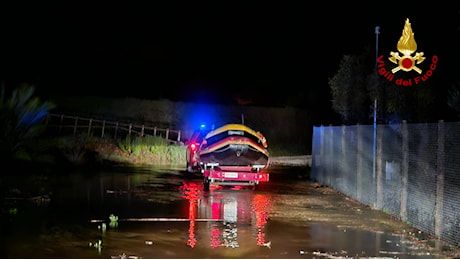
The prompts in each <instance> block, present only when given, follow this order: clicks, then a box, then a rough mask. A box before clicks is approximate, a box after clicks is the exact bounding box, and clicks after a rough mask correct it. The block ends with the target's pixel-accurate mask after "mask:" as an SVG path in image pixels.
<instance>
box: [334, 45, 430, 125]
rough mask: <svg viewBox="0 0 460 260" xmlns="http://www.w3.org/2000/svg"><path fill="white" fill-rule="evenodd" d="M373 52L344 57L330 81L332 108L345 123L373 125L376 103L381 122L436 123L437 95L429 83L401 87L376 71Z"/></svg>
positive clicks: (367, 51) (378, 117)
mask: <svg viewBox="0 0 460 260" xmlns="http://www.w3.org/2000/svg"><path fill="white" fill-rule="evenodd" d="M370 53H371V52H370V51H369V48H367V50H366V51H364V52H363V53H362V54H361V55H344V56H343V58H342V60H341V63H340V66H339V70H338V71H337V73H336V74H335V75H334V76H333V77H332V78H331V79H329V86H330V88H331V93H332V108H333V109H334V111H336V112H337V113H339V114H340V115H341V118H342V122H343V123H344V124H357V123H360V124H363V123H367V122H370V120H371V118H372V113H371V112H372V108H373V104H374V100H377V104H378V106H377V119H378V121H379V122H383V123H390V122H395V121H396V122H400V121H401V120H403V119H404V120H408V121H415V122H427V121H433V120H435V119H436V118H435V117H436V116H437V115H436V111H437V109H435V108H434V107H435V106H436V104H435V102H434V101H435V99H436V95H435V94H434V92H435V91H434V88H433V87H431V85H430V83H429V82H420V83H419V84H417V85H415V86H400V85H397V84H395V83H394V82H390V81H388V80H386V79H385V78H383V77H382V76H380V75H379V74H378V73H377V72H376V70H375V69H376V68H375V67H374V66H373V65H374V64H375V61H374V63H373V62H372V59H371V58H370V57H371V55H370Z"/></svg>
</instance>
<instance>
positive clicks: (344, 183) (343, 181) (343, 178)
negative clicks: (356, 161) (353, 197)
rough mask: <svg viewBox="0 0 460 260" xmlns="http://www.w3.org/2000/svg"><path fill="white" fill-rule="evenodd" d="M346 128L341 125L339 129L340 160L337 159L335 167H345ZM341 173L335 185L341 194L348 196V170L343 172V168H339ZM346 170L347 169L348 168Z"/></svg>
mask: <svg viewBox="0 0 460 260" xmlns="http://www.w3.org/2000/svg"><path fill="white" fill-rule="evenodd" d="M346 128H347V127H346V126H345V125H342V127H341V128H340V151H338V152H339V153H340V158H338V159H339V162H338V164H337V165H347V158H346V155H347V152H348V151H347V149H348V147H347V134H346V133H347V132H346ZM340 169H341V171H340V173H339V174H340V181H338V183H337V186H339V187H340V190H341V191H342V192H345V191H346V192H347V193H348V194H350V190H349V189H348V188H350V187H349V185H348V184H349V182H348V180H349V179H348V177H349V176H348V170H344V168H343V167H340ZM346 169H349V168H348V167H347V168H346Z"/></svg>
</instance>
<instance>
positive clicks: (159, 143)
mask: <svg viewBox="0 0 460 260" xmlns="http://www.w3.org/2000/svg"><path fill="white" fill-rule="evenodd" d="M118 147H119V148H120V150H121V151H122V152H124V153H126V154H128V155H131V156H134V157H142V159H144V160H148V163H149V164H179V163H183V162H184V161H185V146H180V145H175V144H170V143H169V142H168V141H167V140H165V139H164V138H162V137H158V136H151V135H146V136H144V137H141V136H135V137H130V136H127V137H125V138H123V139H120V140H118Z"/></svg>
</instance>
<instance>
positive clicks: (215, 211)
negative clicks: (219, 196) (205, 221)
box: [211, 203, 221, 219]
mask: <svg viewBox="0 0 460 260" xmlns="http://www.w3.org/2000/svg"><path fill="white" fill-rule="evenodd" d="M211 214H212V219H221V216H220V203H212V206H211Z"/></svg>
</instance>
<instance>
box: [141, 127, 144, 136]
mask: <svg viewBox="0 0 460 260" xmlns="http://www.w3.org/2000/svg"><path fill="white" fill-rule="evenodd" d="M141 136H144V125H142V127H141Z"/></svg>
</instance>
